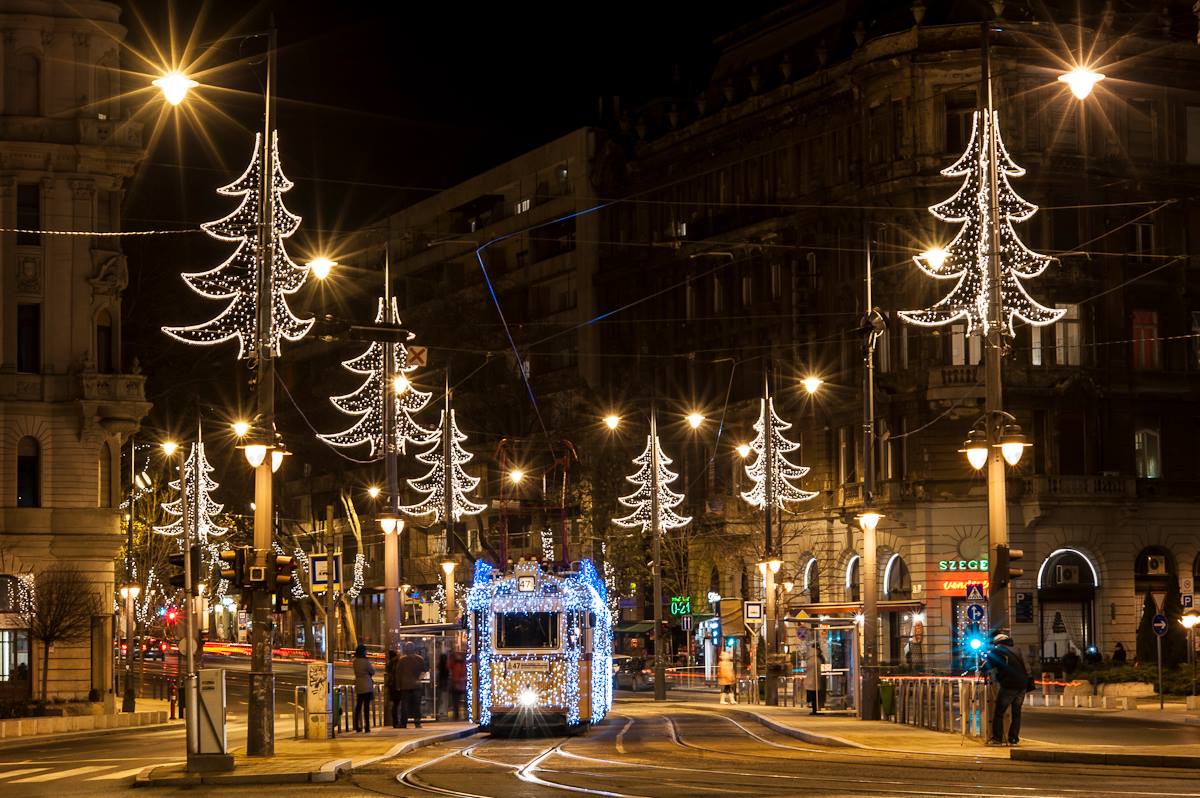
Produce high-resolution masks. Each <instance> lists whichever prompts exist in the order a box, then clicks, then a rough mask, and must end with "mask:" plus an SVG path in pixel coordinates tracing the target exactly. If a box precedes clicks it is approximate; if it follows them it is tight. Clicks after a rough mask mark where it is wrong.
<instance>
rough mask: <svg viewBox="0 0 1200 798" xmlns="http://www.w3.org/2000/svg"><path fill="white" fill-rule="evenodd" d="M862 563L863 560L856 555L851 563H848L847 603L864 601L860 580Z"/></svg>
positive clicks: (851, 559)
mask: <svg viewBox="0 0 1200 798" xmlns="http://www.w3.org/2000/svg"><path fill="white" fill-rule="evenodd" d="M860 562H861V558H860V557H859V556H858V555H857V554H855V555H854V556H853V557H851V558H850V562H848V563H846V601H862V593H861V592H860V590H859V583H860V581H861V580H860V579H859V578H858V574H859V571H860V570H861V569H860V568H859V563H860Z"/></svg>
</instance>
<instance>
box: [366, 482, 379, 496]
mask: <svg viewBox="0 0 1200 798" xmlns="http://www.w3.org/2000/svg"><path fill="white" fill-rule="evenodd" d="M367 495H368V496H370V497H371V498H372V499H378V498H379V486H378V485H372V486H371V487H369V488H367Z"/></svg>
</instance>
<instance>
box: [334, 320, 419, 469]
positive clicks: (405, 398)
mask: <svg viewBox="0 0 1200 798" xmlns="http://www.w3.org/2000/svg"><path fill="white" fill-rule="evenodd" d="M390 304H391V313H390V316H391V318H390V320H389V321H390V322H391V323H392V324H396V325H399V324H400V311H399V310H398V309H397V307H396V299H395V297H392V300H391V303H390ZM383 308H384V300H383V298H382V297H381V298H380V299H379V304H378V307H377V310H376V312H375V323H376V324H379V323H381V322H382V321H383V320H384V312H383ZM413 337H414V336H413V335H412V334H411V333H410V334H409V339H412V338H413ZM387 350H391V358H392V364H391V373H392V375H393V378H395V377H399V376H403V375H407V374H411V373H412V372H414V371H416V369H417V367H416V366H410V365H409V363H408V349H407V347H405V346H404V344H402V343H393V344H383V343H380V342H379V341H373V342H372V343H371V344H370V345H369V346H368V347H367V349H366V351H364V352H363V353H362V354H361V355H359V356H357V357H353V358H351V359H349V360H345V361H343V362H342V366H344V367H345V368H346V369H347V370H348V371H351V372H353V373H355V374H361V375H363V376H365V377H366V378H367V379H366V380H365V381H364V382H363V384H362V385H360V386H359V387H358V389H357V390H355V391H353V392H351V393H348V394H343V395H342V396H331V397H329V401H330V402H332V403H333V406H334V407H336V408H337V409H338V410H340V411H342V412H343V413H345V414H346V415H348V416H355V417H357V420H356V421H355V422H354V424H353V425H351V426H350V428H349V429H346V430H344V431H342V432H338V433H334V434H331V435H318V436H317V437H318V438H320V439H321V440H323V441H325V442H326V443H328V444H331V445H333V446H340V447H346V448H348V447H351V446H359V445H361V444H364V443H365V444H367V445H368V446H369V447H370V455H369V456H370V457H375V456H376V455H377V454H384V453H385V452H384V448H385V447H384V441H383V410H384V404H383V403H384V397H386V396H391V397H392V400H393V403H394V404H393V411H392V420H393V424H394V427H395V428H394V430H393V435H392V441H393V445H394V446H395V447H396V450H397V451H399V452H400V453H401V454H404V452H405V445H406V444H408V443H413V444H416V445H417V446H424V445H425V444H427V443H429V442H430V440H431V439H432V438H433V437H434V436H435V435H436V434H437V433H436V432H435V431H434V430H428V429H425V428H424V427H422V426H421V425H419V424H417V422H416V421H414V420H413V414H414V413H417V412H420V411H421V410H423V409H424V408H425V406H426V405H428V404H429V397H430V396H431V394H429V393H428V392H426V391H420V390H418V389H417V387H416V386H415V385H413V384H412V381H411V380H410V381H408V382H407V384H406V387H405V389H404V390H403V391H397V390H396V389H395V387H394V386H393V385H385V384H384V377H385V374H386V372H387V369H385V368H384V357H385V352H386V351H387Z"/></svg>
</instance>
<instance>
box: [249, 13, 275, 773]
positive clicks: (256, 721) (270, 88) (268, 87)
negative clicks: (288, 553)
mask: <svg viewBox="0 0 1200 798" xmlns="http://www.w3.org/2000/svg"><path fill="white" fill-rule="evenodd" d="M276 39H277V36H276V30H275V21H274V19H273V18H272V20H271V25H270V28H269V29H268V31H267V79H266V84H265V92H264V93H265V95H266V99H265V102H264V107H263V136H262V152H260V153H259V157H260V158H262V181H261V183H260V185H259V192H258V194H259V197H258V214H259V215H258V302H257V312H258V318H257V322H258V323H257V325H256V331H257V333H258V341H257V342H256V344H257V346H256V350H257V351H256V364H255V366H256V368H257V371H258V375H257V379H256V382H255V395H256V396H255V398H256V400H257V410H258V418H259V423H260V424H261V425H262V427H263V430H264V431H265V432H266V433H267V434H268V435H270V436H274V434H275V351H274V345H273V343H272V340H273V336H272V334H271V333H272V330H273V328H274V321H275V320H274V316H273V310H274V307H273V306H274V303H273V302H272V301H271V300H272V297H273V295H274V290H273V286H272V279H273V276H274V263H273V262H272V252H271V247H270V245H269V242H270V241H271V229H272V222H273V220H274V218H275V214H274V194H275V192H274V190H273V187H274V184H275V164H274V159H273V158H272V157H271V139H272V137H271V132H272V128H273V126H274V118H275V107H274V105H275V100H274V96H273V95H274V89H275V66H276V65H275V60H276V58H275V55H276V54H275V50H276V44H277V41H276ZM271 442H272V443H273V442H274V441H273V440H272V441H271ZM271 459H272V458H271V456H270V455H268V456H267V457H266V458H264V459H263V462H262V463H260V464H259V465H258V466H257V467H256V468H255V469H254V562H255V565H256V566H258V567H260V568H264V569H265V568H266V565H267V558H268V557H269V556H270V554H271V535H272V531H273V530H272V521H273V513H272V507H273V506H274V501H273V498H272V495H271V493H272V484H271V477H272V472H271ZM264 572H265V571H264ZM271 610H272V608H271V597H270V593H269V592H268V586H267V585H266V584H260V585H258V586H256V587H255V588H254V590H253V591H252V592H251V617H252V619H253V620H252V621H251V659H250V695H249V712H248V713H247V715H248V717H247V724H248V728H247V730H246V753H247V754H248V755H250V756H274V754H275V675H274V673H273V672H272V663H271V649H272V638H273V636H274V635H273V632H274V628H273V627H274V622H273V620H272V617H271Z"/></svg>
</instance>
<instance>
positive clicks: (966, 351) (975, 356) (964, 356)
mask: <svg viewBox="0 0 1200 798" xmlns="http://www.w3.org/2000/svg"><path fill="white" fill-rule="evenodd" d="M982 358H983V338H982V337H981V336H978V335H967V325H965V324H952V325H950V365H952V366H966V365H972V366H974V365H976V364H978V363H979V361H980V360H981V359H982Z"/></svg>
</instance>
